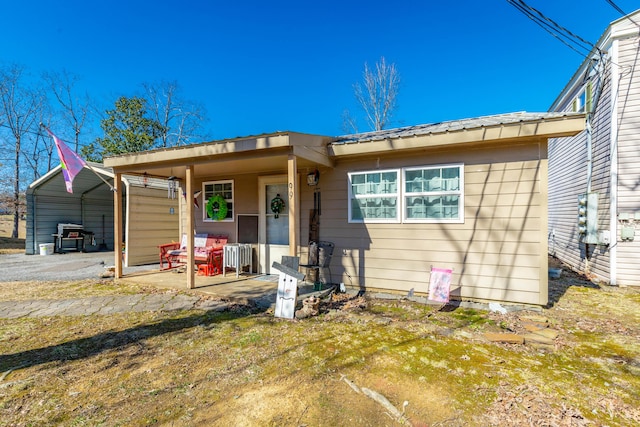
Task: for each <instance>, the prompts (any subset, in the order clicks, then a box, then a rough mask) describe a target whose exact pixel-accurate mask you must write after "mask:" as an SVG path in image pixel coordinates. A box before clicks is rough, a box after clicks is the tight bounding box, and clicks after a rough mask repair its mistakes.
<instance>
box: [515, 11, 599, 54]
mask: <svg viewBox="0 0 640 427" xmlns="http://www.w3.org/2000/svg"><path fill="white" fill-rule="evenodd" d="M507 3H509V4H510V5H512V6H513V7H515V8H516V9H517V10H518V11H520V12H521V13H522V14H524V15H525V16H526V17H527V18H529V19H531V20H532V21H533V22H534V23H535V24H537V25H538V26H540V27H541V28H542V29H543V30H545V31H546V32H548V33H549V34H551V35H552V36H553V37H554V38H556V39H557V40H559V41H560V42H561V43H563V44H564V45H566V46H567V47H569V48H570V49H571V50H573V51H574V52H576V53H577V54H578V55H580V56H582V57H585V58H588V56H589V54H591V52H592V51H593V50H598V51H599V49H598V47H597V46H595V45H594V44H593V43H591V42H590V41H588V40H585V39H584V38H582V37H580V36H579V35H577V34H575V33H574V32H572V31H571V30H569V29H567V28H566V27H564V26H562V25H560V24H558V23H557V22H556V21H554V20H553V19H551V18H549V17H548V16H546V15H545V14H544V13H542V12H540V11H539V10H538V9H536V8H534V7H532V6H529V5H528V4H527V3H525V2H524V1H523V0H507Z"/></svg>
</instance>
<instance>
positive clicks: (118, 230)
mask: <svg viewBox="0 0 640 427" xmlns="http://www.w3.org/2000/svg"><path fill="white" fill-rule="evenodd" d="M113 188H114V190H115V191H114V192H113V251H114V258H115V259H114V265H115V268H116V271H115V272H114V274H115V278H116V279H119V278H121V277H122V255H123V253H122V174H121V173H119V172H116V174H115V176H114V178H113Z"/></svg>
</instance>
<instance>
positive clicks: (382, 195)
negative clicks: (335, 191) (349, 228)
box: [349, 169, 400, 223]
mask: <svg viewBox="0 0 640 427" xmlns="http://www.w3.org/2000/svg"><path fill="white" fill-rule="evenodd" d="M399 177H400V171H399V170H397V169H396V170H384V171H371V172H351V173H349V222H391V223H392V222H399V221H400V212H399V209H398V206H399V195H400V193H399V185H398V184H399Z"/></svg>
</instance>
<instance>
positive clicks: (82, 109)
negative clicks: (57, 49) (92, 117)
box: [42, 70, 91, 152]
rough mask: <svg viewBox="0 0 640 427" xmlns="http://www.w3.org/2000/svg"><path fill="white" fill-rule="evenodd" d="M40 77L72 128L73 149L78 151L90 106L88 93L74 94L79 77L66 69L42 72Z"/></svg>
mask: <svg viewBox="0 0 640 427" xmlns="http://www.w3.org/2000/svg"><path fill="white" fill-rule="evenodd" d="M42 78H43V79H44V81H45V82H46V83H47V84H48V86H49V87H50V88H51V91H52V92H53V95H54V97H55V99H56V100H57V101H58V104H60V106H61V107H62V116H63V117H64V119H65V122H66V123H67V125H69V126H71V127H72V128H73V132H74V143H75V148H74V150H75V151H76V152H78V149H79V145H80V133H81V132H82V128H83V127H84V125H85V123H86V121H87V116H88V114H89V109H90V106H91V100H90V98H89V95H87V94H84V95H83V96H77V95H76V93H75V89H76V85H77V83H78V81H79V80H80V78H79V77H78V76H77V75H75V74H71V73H69V72H68V71H66V70H65V71H62V72H61V73H57V72H48V73H44V74H43V76H42Z"/></svg>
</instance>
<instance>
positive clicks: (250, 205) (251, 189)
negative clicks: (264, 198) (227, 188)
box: [178, 174, 259, 242]
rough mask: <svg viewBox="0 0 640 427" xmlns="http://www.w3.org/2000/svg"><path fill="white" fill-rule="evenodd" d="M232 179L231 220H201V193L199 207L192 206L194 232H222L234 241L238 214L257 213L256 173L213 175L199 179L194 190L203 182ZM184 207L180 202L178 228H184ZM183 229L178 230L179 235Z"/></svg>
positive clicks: (205, 202) (230, 240)
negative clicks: (232, 204) (232, 201)
mask: <svg viewBox="0 0 640 427" xmlns="http://www.w3.org/2000/svg"><path fill="white" fill-rule="evenodd" d="M226 180H233V192H234V194H233V198H234V206H233V221H203V212H204V211H203V209H204V207H205V206H206V204H207V201H206V200H203V196H202V195H201V196H200V197H199V198H198V203H199V204H200V206H199V207H196V206H194V207H193V209H194V215H195V227H196V233H208V234H223V235H226V236H227V237H228V238H229V242H235V241H236V226H237V224H236V221H237V218H238V214H258V211H259V209H258V175H257V174H243V175H231V176H228V175H224V176H217V175H214V176H212V177H210V178H206V179H202V180H199V181H197V182H196V183H195V185H194V192H198V191H201V190H202V183H203V182H211V181H226ZM185 215H186V207H185V205H184V202H181V203H180V216H181V219H180V230H186V216H185ZM183 232H184V231H179V232H178V235H179V236H181V235H182V233H183Z"/></svg>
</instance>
